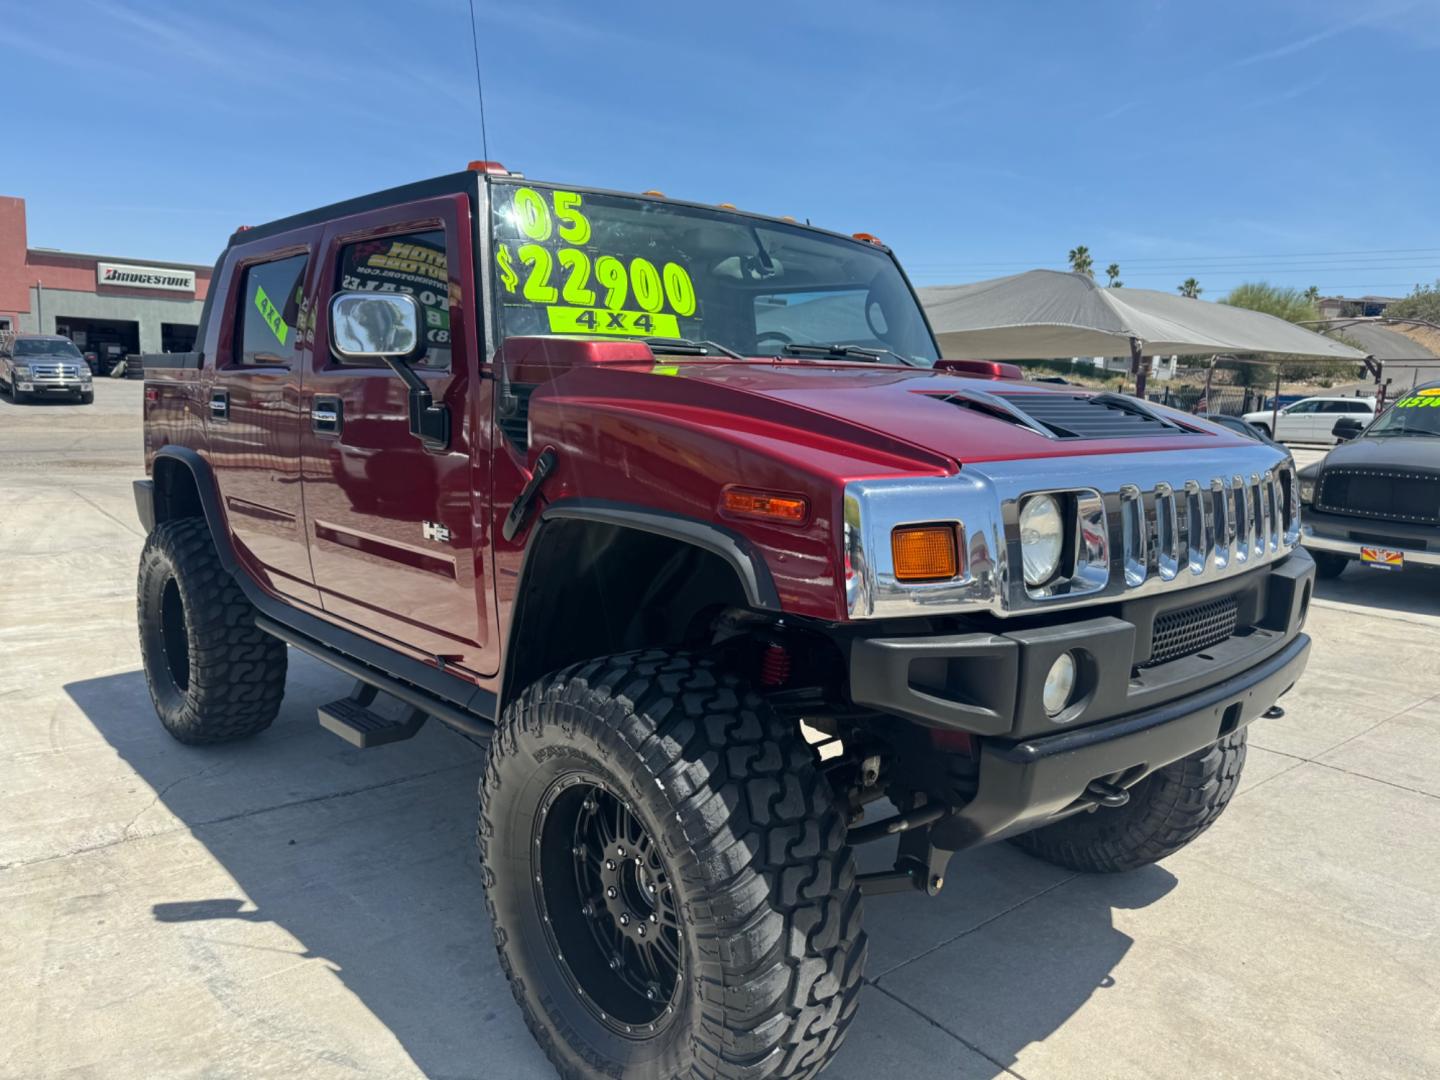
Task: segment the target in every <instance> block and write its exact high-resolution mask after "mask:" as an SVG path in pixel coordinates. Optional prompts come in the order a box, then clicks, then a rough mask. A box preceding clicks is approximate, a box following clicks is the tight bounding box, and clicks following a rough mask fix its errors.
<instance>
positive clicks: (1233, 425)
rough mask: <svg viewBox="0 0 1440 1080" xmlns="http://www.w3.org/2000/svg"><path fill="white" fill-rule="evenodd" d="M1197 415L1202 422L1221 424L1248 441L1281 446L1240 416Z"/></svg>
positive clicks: (1268, 434) (1264, 431) (1267, 433)
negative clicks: (1252, 440)
mask: <svg viewBox="0 0 1440 1080" xmlns="http://www.w3.org/2000/svg"><path fill="white" fill-rule="evenodd" d="M1197 415H1198V416H1199V417H1200V419H1202V420H1209V421H1210V422H1211V423H1212V424H1219V425H1220V426H1221V427H1223V428H1227V429H1228V430H1230V431H1233V432H1235V433H1236V434H1238V435H1243V436H1245V438H1247V439H1254V440H1255V441H1256V442H1263V443H1271V444H1273V445H1275V446H1279V445H1280V444H1279V443H1277V442H1276V441H1275V440H1274V439H1273V438H1271V437H1270V433H1269V432H1268V431H1266V430H1264V429H1262V428H1259V427H1256V426H1255V425H1254V424H1252V423H1250V422H1249V421H1248V420H1242V419H1241V418H1240V417H1238V416H1226V415H1223V414H1221V413H1213V414H1212V413H1198V414H1197Z"/></svg>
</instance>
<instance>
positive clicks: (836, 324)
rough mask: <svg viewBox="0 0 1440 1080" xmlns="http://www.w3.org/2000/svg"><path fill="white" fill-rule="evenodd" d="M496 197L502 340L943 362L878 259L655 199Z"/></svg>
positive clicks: (800, 233) (519, 190) (789, 230)
mask: <svg viewBox="0 0 1440 1080" xmlns="http://www.w3.org/2000/svg"><path fill="white" fill-rule="evenodd" d="M492 193H493V206H494V232H495V238H494V245H495V250H494V259H495V291H496V295H497V300H498V304H497V307H498V309H499V311H500V324H501V336H502V337H509V336H511V335H519V334H575V335H579V336H583V337H599V336H620V337H633V338H648V337H655V338H685V339H688V340H691V341H708V342H714V343H716V344H718V345H721V346H724V347H725V348H728V349H733V350H734V351H735V352H737V353H741V354H743V355H746V356H772V355H777V354H781V353H783V352H784V351H785V349H786V346H790V345H802V346H803V345H827V346H828V345H839V346H859V347H860V348H863V349H874V350H885V351H888V352H893V353H895V354H897V356H895V357H890V358H882V362H886V363H895V362H902V361H906V362H910V363H921V364H924V365H926V366H929V365H930V364H932V363H934V361H935V359H936V355H937V354H936V351H935V342H934V339H933V338H932V337H931V336H930V331H929V328H928V327H927V326H926V325H925V320H924V317H923V316H922V315H921V313H920V308H919V305H918V304H917V303H916V301H915V297H914V294H913V293H912V292H911V291H910V287H909V285H908V284H907V283H906V282H905V279H904V277H903V276H902V275H901V273H900V270H899V268H898V266H897V265H896V264H895V261H894V259H892V258H891V257H890V255H889V254H888V253H886V252H885V251H884V250H882V249H881V248H878V247H875V246H873V245H870V244H864V243H857V242H855V241H851V240H846V239H843V238H840V237H833V236H827V235H825V234H823V233H817V232H815V231H813V230H810V229H803V228H799V227H791V226H789V225H785V224H783V223H780V222H771V221H761V220H757V219H752V218H747V217H744V216H741V215H739V214H733V213H727V212H725V211H723V210H709V209H702V208H699V207H692V206H680V205H676V204H673V203H667V202H661V201H659V200H656V199H644V198H637V197H634V196H626V195H600V194H595V193H593V192H588V191H585V192H581V191H569V190H562V189H556V188H550V187H545V186H541V185H522V184H514V183H494V184H493V185H492ZM717 351H718V350H717ZM806 355H810V356H813V355H814V354H813V353H812V352H807V353H806ZM851 358H853V359H863V357H860V356H855V357H851Z"/></svg>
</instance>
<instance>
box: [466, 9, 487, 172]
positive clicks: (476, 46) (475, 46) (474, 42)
mask: <svg viewBox="0 0 1440 1080" xmlns="http://www.w3.org/2000/svg"><path fill="white" fill-rule="evenodd" d="M470 49H471V51H472V52H473V53H474V54H475V96H476V97H478V98H479V99H480V156H481V157H483V158H484V159H485V160H486V161H489V160H490V136H489V135H488V134H487V133H486V131H485V84H484V83H483V82H481V80H480V40H479V38H478V37H477V36H476V33H475V0H470Z"/></svg>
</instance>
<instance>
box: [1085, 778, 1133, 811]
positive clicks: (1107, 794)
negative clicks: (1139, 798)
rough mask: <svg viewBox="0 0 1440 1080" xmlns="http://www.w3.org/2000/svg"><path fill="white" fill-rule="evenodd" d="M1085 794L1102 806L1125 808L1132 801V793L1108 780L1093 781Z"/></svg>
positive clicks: (1088, 785)
mask: <svg viewBox="0 0 1440 1080" xmlns="http://www.w3.org/2000/svg"><path fill="white" fill-rule="evenodd" d="M1085 794H1086V795H1089V796H1090V797H1091V798H1092V799H1094V800H1095V802H1096V803H1098V804H1099V805H1100V806H1109V807H1116V806H1124V805H1125V804H1126V803H1128V802H1129V801H1130V792H1128V791H1126V790H1125V789H1124V788H1123V787H1120V786H1119V785H1118V784H1112V783H1110V782H1109V781H1108V780H1091V781H1090V783H1089V784H1087V785H1086V787H1085Z"/></svg>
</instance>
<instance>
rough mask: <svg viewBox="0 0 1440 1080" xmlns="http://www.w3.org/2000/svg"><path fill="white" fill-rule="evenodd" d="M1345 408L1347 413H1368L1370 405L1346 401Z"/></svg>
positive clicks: (1362, 402) (1363, 402)
mask: <svg viewBox="0 0 1440 1080" xmlns="http://www.w3.org/2000/svg"><path fill="white" fill-rule="evenodd" d="M1345 408H1346V410H1347V411H1348V412H1353V413H1368V412H1369V411H1370V404H1369V403H1368V402H1365V401H1347V402H1346V403H1345Z"/></svg>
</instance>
